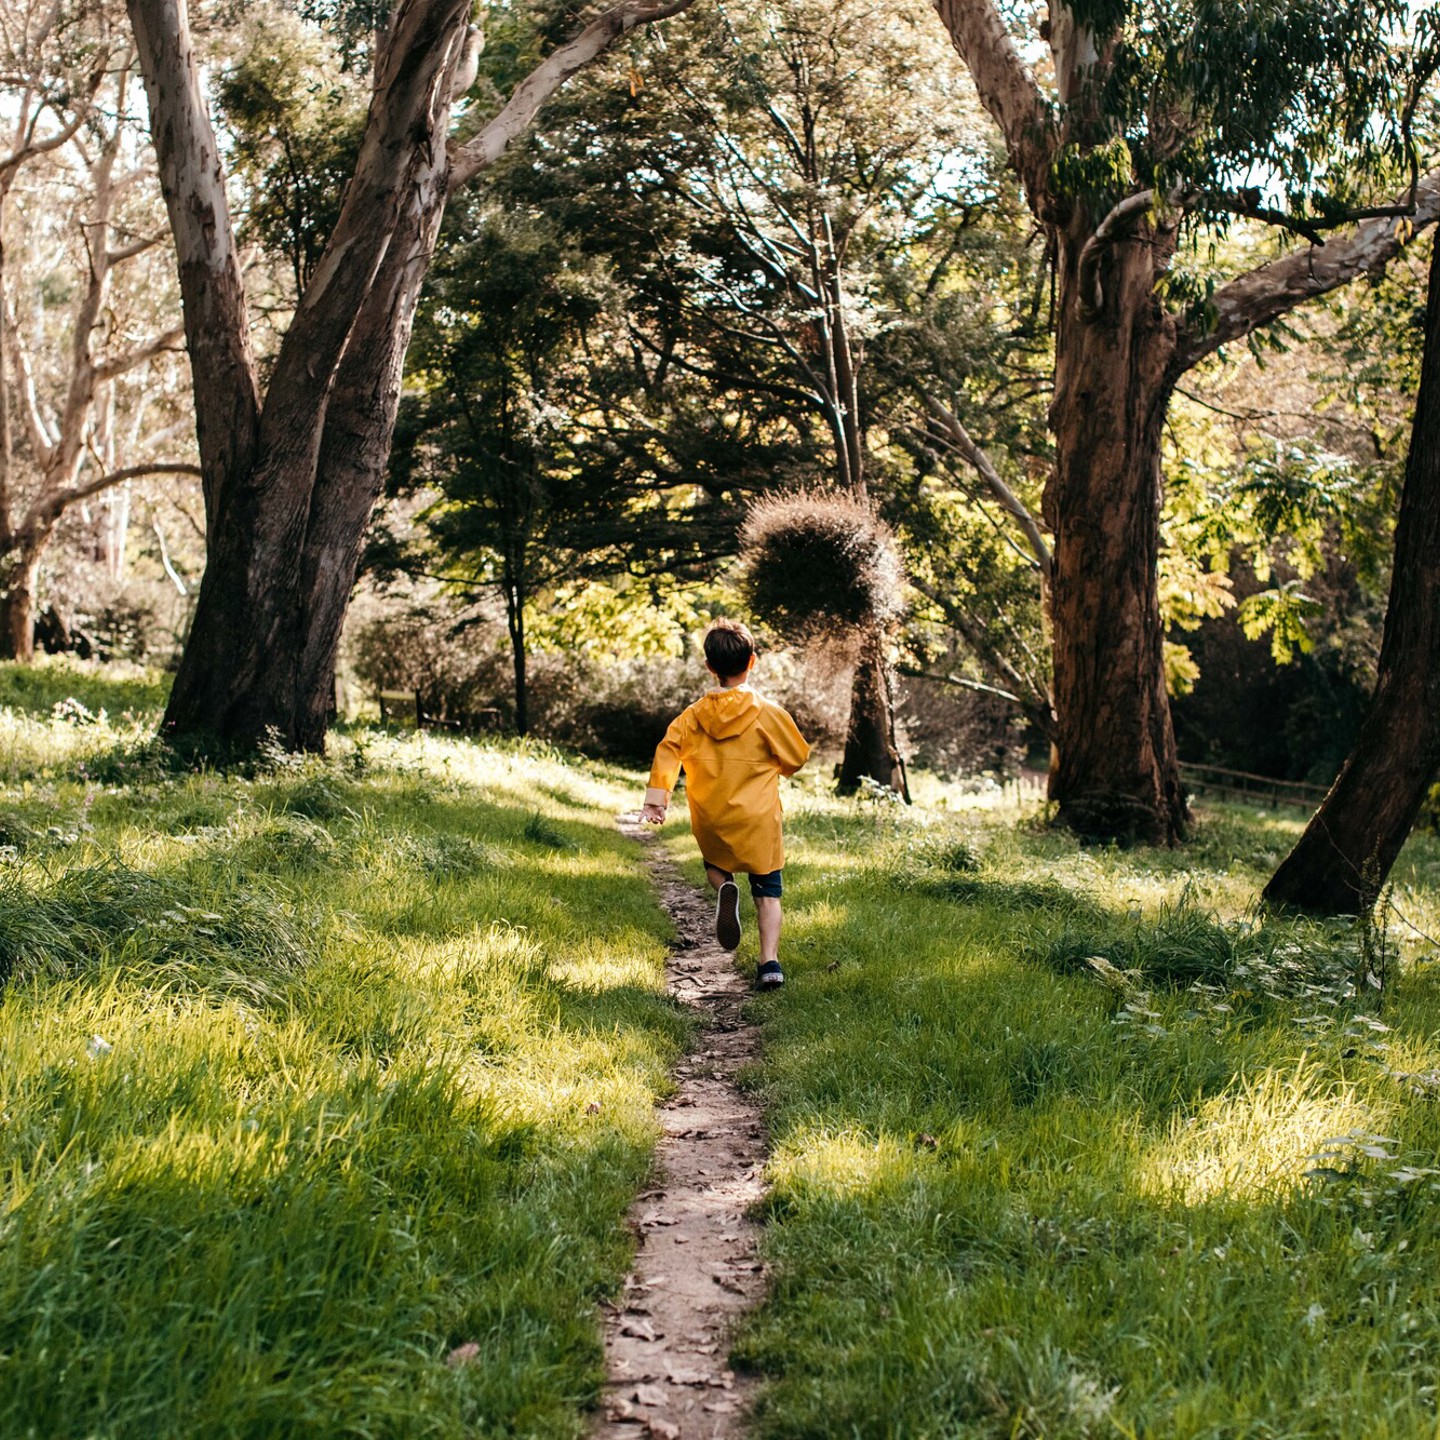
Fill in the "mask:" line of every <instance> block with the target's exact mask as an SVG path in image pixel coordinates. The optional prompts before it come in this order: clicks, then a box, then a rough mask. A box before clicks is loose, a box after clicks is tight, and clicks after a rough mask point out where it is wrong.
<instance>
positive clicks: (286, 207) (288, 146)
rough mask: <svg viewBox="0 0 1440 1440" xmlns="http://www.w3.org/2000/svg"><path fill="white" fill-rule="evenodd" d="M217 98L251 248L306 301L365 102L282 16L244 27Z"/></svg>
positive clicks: (351, 164)
mask: <svg viewBox="0 0 1440 1440" xmlns="http://www.w3.org/2000/svg"><path fill="white" fill-rule="evenodd" d="M237 39H238V51H239V53H238V54H237V56H236V58H235V60H234V62H233V63H232V64H231V65H230V66H229V67H228V68H227V69H226V70H225V71H224V72H223V73H222V74H221V76H220V78H219V83H218V84H217V86H216V91H215V98H216V101H217V103H218V104H219V107H220V112H221V116H222V118H223V119H224V122H225V124H226V126H227V128H228V130H229V132H230V135H231V137H232V141H231V146H232V148H231V159H230V164H231V166H232V168H233V170H234V173H235V175H236V176H237V178H238V179H240V180H241V182H242V183H243V184H244V186H245V189H246V205H245V221H246V223H247V224H248V226H249V229H250V233H251V234H252V235H253V237H254V239H255V240H256V241H258V242H259V243H260V244H261V245H262V246H264V247H265V248H266V249H267V250H268V251H270V252H271V253H272V254H274V255H276V256H278V257H281V258H283V260H284V262H285V263H286V264H287V265H288V266H289V268H290V272H291V279H292V281H293V283H294V287H295V288H294V294H295V295H297V296H298V295H300V294H301V293H303V291H304V289H305V287H306V285H308V284H309V282H310V277H311V275H312V273H313V272H314V269H315V266H316V264H317V263H318V262H319V259H320V256H321V254H322V253H323V252H324V249H325V244H326V242H327V241H328V240H329V238H330V232H331V230H333V229H334V227H335V221H336V220H337V219H338V218H339V215H340V204H341V200H342V198H343V195H344V190H345V185H346V183H347V181H348V180H349V178H350V176H351V174H352V173H353V172H354V169H355V161H356V158H357V156H358V155H359V150H360V135H361V132H362V130H363V129H364V123H365V102H364V97H363V95H361V94H360V93H358V91H357V89H356V87H355V85H354V83H353V82H350V81H348V80H347V77H345V76H344V75H343V74H341V73H340V72H339V71H338V70H337V69H336V67H335V65H334V64H333V62H332V61H331V59H330V56H329V52H328V48H327V47H326V46H324V45H323V44H321V43H320V42H319V41H318V40H317V38H316V37H314V36H313V35H311V34H309V33H307V32H306V31H305V30H304V29H302V28H301V27H300V26H298V25H296V24H295V23H294V21H293V20H291V19H289V18H288V17H287V16H286V15H285V14H284V12H283V11H274V10H269V9H262V10H261V11H260V13H259V14H258V16H256V17H254V18H250V19H247V20H246V21H245V22H244V24H243V26H242V28H241V32H240V34H239V36H238V37H237Z"/></svg>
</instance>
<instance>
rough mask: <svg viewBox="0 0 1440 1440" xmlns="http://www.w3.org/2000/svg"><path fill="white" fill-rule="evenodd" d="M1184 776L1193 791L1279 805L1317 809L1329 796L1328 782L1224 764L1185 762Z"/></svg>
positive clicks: (1272, 806) (1182, 770)
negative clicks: (1314, 782) (1316, 782)
mask: <svg viewBox="0 0 1440 1440" xmlns="http://www.w3.org/2000/svg"><path fill="white" fill-rule="evenodd" d="M1180 778H1181V779H1182V780H1183V781H1184V782H1185V784H1186V785H1188V786H1189V787H1190V789H1191V791H1192V792H1196V793H1198V792H1201V791H1204V792H1206V793H1209V794H1213V795H1232V796H1237V797H1239V798H1241V799H1245V800H1265V801H1268V802H1269V805H1270V808H1271V809H1272V810H1273V809H1274V808H1275V806H1277V805H1299V806H1300V807H1301V808H1303V809H1306V810H1313V809H1315V807H1316V806H1317V805H1319V803H1320V802H1321V801H1322V800H1323V799H1324V798H1325V796H1326V794H1327V793H1328V791H1329V789H1330V787H1329V786H1328V785H1312V784H1310V783H1309V781H1306V780H1276V779H1275V778H1274V776H1271V775H1253V774H1251V773H1250V771H1248V770H1229V769H1227V768H1226V767H1225V766H1224V765H1181V767H1180Z"/></svg>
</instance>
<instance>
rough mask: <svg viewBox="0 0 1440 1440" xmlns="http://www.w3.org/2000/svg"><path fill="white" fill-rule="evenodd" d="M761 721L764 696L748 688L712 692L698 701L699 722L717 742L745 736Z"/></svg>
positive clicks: (696, 709) (742, 686) (737, 687)
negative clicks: (761, 696)
mask: <svg viewBox="0 0 1440 1440" xmlns="http://www.w3.org/2000/svg"><path fill="white" fill-rule="evenodd" d="M759 718H760V697H759V696H758V695H757V694H756V693H755V692H754V691H753V690H751V689H750V688H749V687H748V686H745V685H737V686H734V687H732V688H731V689H729V690H711V691H708V692H707V693H706V694H704V695H702V696H701V697H700V699H699V700H697V701H696V702H695V719H696V720H697V721H698V722H699V725H700V728H701V729H702V730H703V731H704V732H705V733H706V734H707V735H709V736H710V737H711V738H712V739H714V740H729V739H730V738H731V737H732V736H735V735H743V734H744V733H745V731H747V730H748V729H749V728H750V727H751V726H752V725H753V724H754V723H755V722H756V721H757V720H758V719H759Z"/></svg>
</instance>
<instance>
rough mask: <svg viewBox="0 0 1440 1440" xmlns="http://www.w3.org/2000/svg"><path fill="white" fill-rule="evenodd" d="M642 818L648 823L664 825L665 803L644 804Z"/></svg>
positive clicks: (641, 808)
mask: <svg viewBox="0 0 1440 1440" xmlns="http://www.w3.org/2000/svg"><path fill="white" fill-rule="evenodd" d="M640 819H641V820H642V821H643V822H644V823H645V824H646V825H663V824H664V823H665V807H664V806H663V805H642V806H641V807H640Z"/></svg>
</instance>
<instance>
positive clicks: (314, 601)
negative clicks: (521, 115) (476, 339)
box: [296, 187, 444, 751]
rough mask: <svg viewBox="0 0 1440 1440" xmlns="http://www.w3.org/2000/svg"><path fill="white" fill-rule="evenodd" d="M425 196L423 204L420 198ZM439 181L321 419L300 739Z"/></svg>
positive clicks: (319, 732)
mask: <svg viewBox="0 0 1440 1440" xmlns="http://www.w3.org/2000/svg"><path fill="white" fill-rule="evenodd" d="M425 197H428V199H429V204H428V206H427V205H426V204H423V203H421V202H422V199H423V198H425ZM443 198H444V192H443V189H442V188H438V187H436V188H429V187H421V188H420V189H418V190H417V194H416V197H415V201H414V203H412V204H411V205H410V207H409V208H408V209H407V211H406V213H405V216H404V219H403V223H402V226H401V228H400V229H399V230H398V231H397V233H396V235H395V238H394V240H393V241H392V242H391V246H390V249H389V251H388V252H387V254H386V258H385V263H384V265H383V266H382V268H381V271H380V274H379V275H378V276H377V277H376V281H375V286H374V288H373V289H372V291H371V293H370V296H369V298H368V299H367V300H366V302H365V308H364V309H363V310H362V311H361V314H360V318H359V320H358V321H357V322H356V326H355V332H354V334H353V335H352V336H351V338H350V345H349V347H348V349H347V350H346V352H345V359H344V360H343V361H342V363H341V366H340V373H339V376H338V377H337V379H336V382H335V390H334V392H333V393H332V395H331V397H330V405H329V409H328V412H327V415H326V420H325V438H324V443H323V445H322V447H321V451H320V465H319V470H318V473H317V476H316V482H315V491H314V496H313V498H312V501H311V506H310V517H309V528H308V530H307V533H306V537H305V554H304V561H303V564H302V567H301V606H302V611H303V615H304V619H303V622H302V630H301V633H302V636H303V644H302V648H301V651H300V656H299V665H298V672H297V676H296V692H297V696H298V702H299V703H298V715H299V722H298V727H297V731H296V738H297V740H298V742H299V744H300V745H301V747H302V748H304V749H306V750H314V751H320V750H323V749H324V746H325V732H326V729H327V727H328V725H329V718H328V717H329V709H330V699H331V696H332V695H333V694H334V686H335V663H336V659H337V657H338V654H339V650H340V636H341V632H342V631H343V629H344V625H345V614H346V611H347V610H348V609H349V606H350V595H351V592H352V591H353V589H354V586H355V575H356V571H357V570H358V568H359V564H360V554H361V550H362V548H363V546H364V543H365V534H366V531H367V529H368V528H369V524H370V516H371V514H372V512H373V511H374V509H375V503H376V501H377V500H378V499H379V498H380V492H381V490H382V489H383V488H384V484H385V467H386V464H387V462H388V460H389V457H390V444H391V441H392V439H393V438H394V434H395V417H396V415H397V413H398V411H399V408H400V382H401V378H402V374H403V371H404V366H405V351H406V349H407V348H408V347H409V344H410V330H411V326H412V325H413V323H414V319H415V310H416V306H417V305H418V304H419V300H420V289H421V285H422V284H423V282H424V279H425V272H426V270H427V269H428V268H429V265H430V257H431V254H432V253H433V251H434V249H435V241H436V238H437V236H438V235H439V233H440V220H441V217H442V215H443V213H444V204H443Z"/></svg>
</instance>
